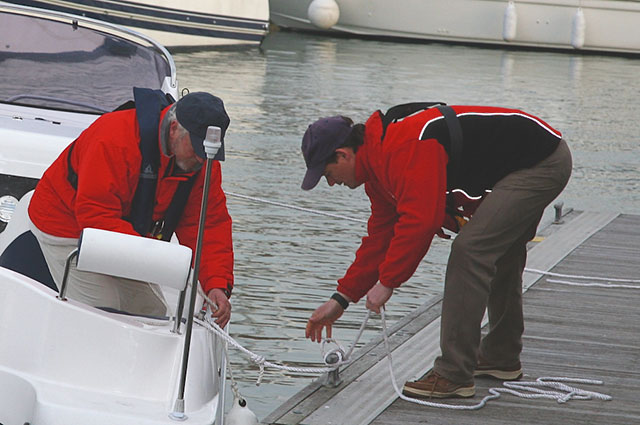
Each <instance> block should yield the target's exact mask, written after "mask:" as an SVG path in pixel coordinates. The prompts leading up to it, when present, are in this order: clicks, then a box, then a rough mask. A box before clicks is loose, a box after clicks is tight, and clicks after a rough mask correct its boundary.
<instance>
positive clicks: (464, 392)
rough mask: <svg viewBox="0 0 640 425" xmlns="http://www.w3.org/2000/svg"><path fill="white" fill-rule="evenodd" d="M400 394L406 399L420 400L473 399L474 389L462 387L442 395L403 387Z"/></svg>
mask: <svg viewBox="0 0 640 425" xmlns="http://www.w3.org/2000/svg"><path fill="white" fill-rule="evenodd" d="M402 394H404V395H406V396H408V397H414V398H422V399H429V398H469V397H473V396H474V395H475V394H476V387H475V385H474V386H473V387H463V388H458V389H457V390H455V391H452V392H447V393H443V392H437V391H426V390H425V391H423V390H419V389H417V388H410V387H406V386H405V387H404V388H403V389H402Z"/></svg>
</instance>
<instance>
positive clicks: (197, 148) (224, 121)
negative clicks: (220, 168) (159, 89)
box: [176, 92, 230, 161]
mask: <svg viewBox="0 0 640 425" xmlns="http://www.w3.org/2000/svg"><path fill="white" fill-rule="evenodd" d="M176 118H177V119H178V122H179V123H180V125H181V126H183V127H184V128H185V129H186V130H187V131H188V132H189V137H190V138H191V144H192V145H193V150H194V152H195V153H196V155H198V156H199V157H200V158H203V159H207V155H206V153H205V152H204V146H202V142H203V141H204V138H205V136H206V134H207V127H209V126H216V127H220V130H221V137H220V141H221V142H224V134H225V133H226V131H227V127H229V122H230V120H229V116H228V115H227V111H225V109H224V103H223V102H222V99H220V98H219V97H217V96H214V95H212V94H210V93H205V92H193V93H189V94H187V95H186V96H184V97H182V98H181V99H180V100H179V101H178V103H177V104H176ZM214 159H216V160H219V161H224V143H222V146H221V147H220V150H218V153H217V154H216V157H215V158H214Z"/></svg>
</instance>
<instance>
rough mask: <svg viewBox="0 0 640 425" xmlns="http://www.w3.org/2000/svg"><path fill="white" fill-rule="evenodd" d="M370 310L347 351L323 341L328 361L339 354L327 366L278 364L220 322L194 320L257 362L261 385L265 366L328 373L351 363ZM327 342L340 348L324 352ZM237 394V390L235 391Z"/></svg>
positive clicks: (258, 383) (201, 291)
mask: <svg viewBox="0 0 640 425" xmlns="http://www.w3.org/2000/svg"><path fill="white" fill-rule="evenodd" d="M198 293H199V294H200V295H201V296H202V297H203V298H204V299H205V301H206V302H207V303H208V304H209V305H211V306H213V309H214V310H217V306H216V304H215V302H213V300H211V299H210V298H209V297H208V296H207V294H205V293H204V290H203V289H202V288H201V287H200V285H198ZM370 313H371V312H370V311H367V316H366V317H365V319H364V320H363V322H362V325H360V330H359V331H358V335H357V336H356V339H355V340H354V341H353V344H351V347H350V348H349V351H347V352H346V353H345V350H344V348H343V347H342V346H341V345H340V344H339V343H338V342H337V341H336V340H335V339H332V338H331V339H327V340H324V341H323V342H322V350H323V358H324V360H325V362H326V359H327V355H328V354H330V353H332V352H335V353H336V354H337V355H338V359H339V360H338V362H336V363H333V364H331V366H327V367H293V366H286V365H281V364H277V363H273V362H270V361H268V360H267V359H266V358H265V357H263V356H261V355H259V354H256V353H254V352H253V351H251V350H248V349H247V348H245V347H243V346H242V345H241V344H240V343H239V342H238V341H236V340H235V339H234V338H233V337H231V335H229V334H228V333H227V332H225V331H224V330H223V329H222V328H221V327H220V326H218V324H217V323H216V322H215V321H213V320H200V319H197V318H195V317H194V319H193V320H194V322H196V323H198V324H199V325H200V326H202V327H204V328H205V329H208V330H209V331H211V332H213V333H215V334H216V335H218V336H220V337H221V338H222V339H224V340H225V341H226V342H227V343H228V344H230V345H231V346H233V347H235V348H237V349H238V350H240V351H241V352H243V353H244V354H246V355H247V356H248V357H249V358H250V359H251V361H252V362H254V363H255V364H257V365H258V367H259V368H260V371H259V373H258V379H257V381H256V385H260V383H261V382H262V377H263V376H264V368H265V367H270V368H274V369H280V370H286V371H289V372H298V373H314V374H315V373H317V374H320V373H328V372H332V371H334V370H336V369H338V368H339V367H341V366H344V365H347V364H349V363H351V359H350V357H351V353H353V350H354V349H355V347H356V344H357V343H358V341H359V340H360V337H361V336H362V334H363V332H364V328H365V326H366V324H367V322H368V321H369V316H370ZM206 316H207V317H210V316H211V315H210V314H209V313H207V315H206ZM326 343H334V344H336V345H337V346H338V349H336V350H332V351H329V352H327V353H326V354H325V353H324V347H325V344H326ZM227 364H229V362H228V361H227ZM234 394H235V391H234Z"/></svg>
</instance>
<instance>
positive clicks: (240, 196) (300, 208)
mask: <svg viewBox="0 0 640 425" xmlns="http://www.w3.org/2000/svg"><path fill="white" fill-rule="evenodd" d="M224 193H225V194H226V195H227V196H234V197H236V198H240V199H245V200H248V201H255V202H262V203H263V204H269V205H275V206H278V207H284V208H289V209H292V210H298V211H304V212H308V213H311V214H317V215H324V216H327V217H333V218H340V219H342V220H350V221H356V222H358V223H364V224H367V220H362V219H360V218H355V217H348V216H345V215H340V214H333V213H328V212H324V211H318V210H312V209H311V208H304V207H298V206H296V205H290V204H284V203H282V202H275V201H269V200H267V199H262V198H256V197H254V196H247V195H241V194H239V193H233V192H227V191H225V192H224Z"/></svg>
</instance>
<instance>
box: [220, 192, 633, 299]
mask: <svg viewBox="0 0 640 425" xmlns="http://www.w3.org/2000/svg"><path fill="white" fill-rule="evenodd" d="M225 194H226V195H228V196H233V197H236V198H240V199H244V200H248V201H253V202H261V203H264V204H269V205H275V206H278V207H283V208H289V209H293V210H297V211H304V212H308V213H311V214H317V215H323V216H327V217H333V218H339V219H342V220H349V221H355V222H358V223H365V224H366V223H367V220H362V219H359V218H354V217H348V216H344V215H340V214H333V213H328V212H324V211H318V210H314V209H311V208H303V207H298V206H296V205H291V204H285V203H283V202H275V201H270V200H268V199H263V198H258V197H255V196H247V195H242V194H239V193H234V192H227V191H225ZM524 271H526V272H530V273H536V274H540V275H545V276H554V277H563V278H569V279H585V280H602V281H608V282H628V283H640V279H623V278H608V277H595V276H580V275H570V274H562V273H554V272H548V271H544V270H538V269H529V268H525V269H524ZM547 282H551V283H562V284H565V285H575V286H598V285H596V284H580V283H577V282H575V283H574V282H568V281H560V280H551V279H547ZM601 287H603V288H627V289H640V286H624V285H620V286H617V285H602V286H601Z"/></svg>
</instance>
